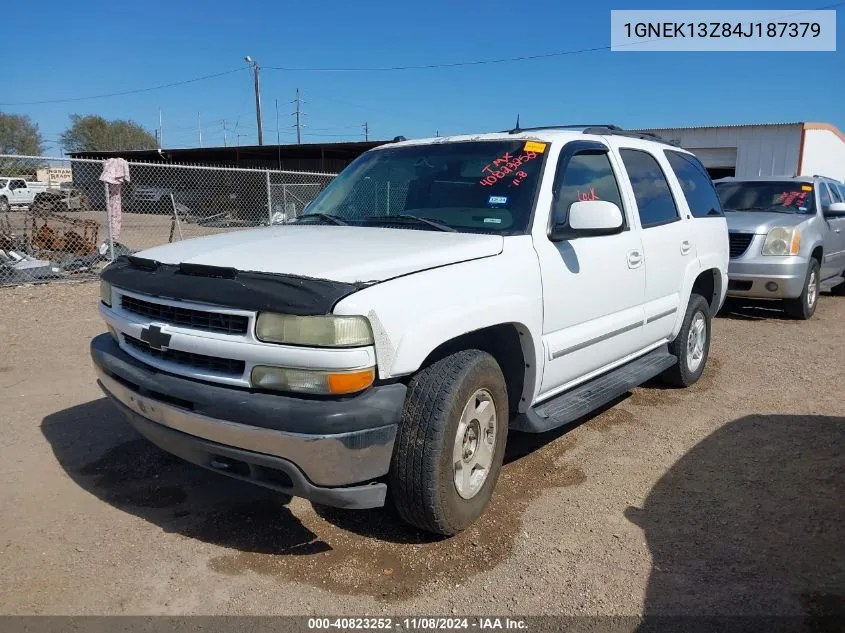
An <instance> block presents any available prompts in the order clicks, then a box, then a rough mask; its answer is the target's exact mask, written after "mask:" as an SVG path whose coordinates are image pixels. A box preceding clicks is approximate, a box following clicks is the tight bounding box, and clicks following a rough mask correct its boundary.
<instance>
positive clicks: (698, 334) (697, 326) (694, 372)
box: [661, 294, 711, 387]
mask: <svg viewBox="0 0 845 633" xmlns="http://www.w3.org/2000/svg"><path fill="white" fill-rule="evenodd" d="M710 321H711V319H710V304H708V303H707V300H706V299H705V298H704V297H702V296H701V295H698V294H694V295H692V296H691V297H690V300H689V304H688V305H687V312H686V314H685V315H684V322H683V324H682V325H681V331H680V332H678V336H676V337H675V340H674V341H672V342H671V343H670V344H669V351H670V352H671V353H672V354H673V355H675V356H676V357H677V358H678V362H677V364H675V365H673V366H672V367H670V368H669V369H667V370H666V371H665V372H663V374H662V375H661V378H662V379H663V380H664V382H666V383H667V384H669V385H671V386H673V387H689V386H690V385H692V384H694V383H695V382H697V381H698V379H699V378H701V374H702V373H704V366H705V365H706V364H707V357H708V355H709V354H710Z"/></svg>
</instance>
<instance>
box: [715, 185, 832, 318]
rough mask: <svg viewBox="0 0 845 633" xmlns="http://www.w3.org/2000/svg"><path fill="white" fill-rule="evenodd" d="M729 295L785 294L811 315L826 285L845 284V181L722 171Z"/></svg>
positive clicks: (800, 314)
mask: <svg viewBox="0 0 845 633" xmlns="http://www.w3.org/2000/svg"><path fill="white" fill-rule="evenodd" d="M715 184H716V190H717V191H718V192H719V198H720V199H721V202H722V207H723V208H724V210H725V212H726V213H725V217H726V218H727V221H728V231H729V236H730V265H729V268H728V279H729V282H728V296H732V297H751V298H755V299H782V300H783V307H784V309H785V310H786V312H787V314H789V315H790V316H792V317H794V318H796V319H809V318H810V317H811V316H813V313H814V312H815V310H816V302H817V300H818V296H819V292H820V291H821V290H834V291H835V292H836V293H837V294H839V293H841V292H842V291H843V290H845V286H843V282H845V186H843V184H842V183H840V182H838V181H836V180H833V179H831V178H825V177H822V176H799V177H795V178H783V177H761V178H722V179H721V180H717V181H716V182H715Z"/></svg>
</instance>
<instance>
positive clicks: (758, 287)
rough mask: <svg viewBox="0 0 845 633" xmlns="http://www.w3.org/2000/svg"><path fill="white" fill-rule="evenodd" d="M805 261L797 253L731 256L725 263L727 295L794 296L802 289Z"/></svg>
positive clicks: (755, 297)
mask: <svg viewBox="0 0 845 633" xmlns="http://www.w3.org/2000/svg"><path fill="white" fill-rule="evenodd" d="M808 265H809V261H808V260H807V259H806V258H804V257H800V256H795V257H773V256H768V255H759V256H756V257H751V258H745V257H741V258H738V259H732V260H731V261H730V263H729V264H728V296H730V297H749V298H754V299H794V298H796V297H800V296H801V293H802V292H803V291H804V282H805V280H806V278H807V266H808Z"/></svg>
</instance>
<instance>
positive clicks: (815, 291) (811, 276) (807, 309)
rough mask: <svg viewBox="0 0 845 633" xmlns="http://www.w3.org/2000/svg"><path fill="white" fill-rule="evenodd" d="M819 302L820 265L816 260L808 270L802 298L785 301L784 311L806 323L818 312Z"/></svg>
mask: <svg viewBox="0 0 845 633" xmlns="http://www.w3.org/2000/svg"><path fill="white" fill-rule="evenodd" d="M818 300H819V263H818V262H817V261H816V260H815V259H811V260H810V265H809V267H808V268H807V277H806V278H805V279H804V290H802V291H801V296H800V297H797V298H795V299H784V300H783V309H784V311H785V312H786V313H787V314H788V315H789V316H791V317H792V318H793V319H799V320H801V321H806V320H807V319H809V318H810V317H811V316H813V313H814V312H815V311H816V305H817V304H818Z"/></svg>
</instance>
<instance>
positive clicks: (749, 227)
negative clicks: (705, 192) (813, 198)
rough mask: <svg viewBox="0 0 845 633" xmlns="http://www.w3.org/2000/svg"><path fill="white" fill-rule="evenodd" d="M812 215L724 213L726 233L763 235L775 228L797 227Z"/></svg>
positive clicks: (770, 212)
mask: <svg viewBox="0 0 845 633" xmlns="http://www.w3.org/2000/svg"><path fill="white" fill-rule="evenodd" d="M812 218H813V215H799V214H797V213H777V212H776V211H726V212H725V219H726V220H727V222H728V231H737V232H740V233H756V234H758V235H765V234H766V233H768V232H769V230H770V229H773V228H774V227H776V226H798V225H799V224H801V223H802V222H806V221H807V220H811V219H812Z"/></svg>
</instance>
